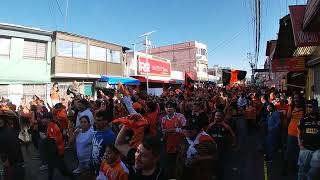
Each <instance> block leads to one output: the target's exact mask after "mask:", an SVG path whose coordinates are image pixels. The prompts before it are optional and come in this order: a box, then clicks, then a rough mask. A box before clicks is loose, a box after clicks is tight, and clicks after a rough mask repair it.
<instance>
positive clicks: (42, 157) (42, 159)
mask: <svg viewBox="0 0 320 180" xmlns="http://www.w3.org/2000/svg"><path fill="white" fill-rule="evenodd" d="M38 143H39V145H38V147H39V154H40V160H41V163H42V164H43V165H44V164H47V160H46V157H45V152H44V151H45V148H44V144H43V139H41V138H39V142H38Z"/></svg>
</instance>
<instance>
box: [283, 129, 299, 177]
mask: <svg viewBox="0 0 320 180" xmlns="http://www.w3.org/2000/svg"><path fill="white" fill-rule="evenodd" d="M286 155H287V157H286V160H287V162H288V168H289V171H291V172H296V169H297V167H296V165H297V162H298V157H299V146H298V138H297V137H296V136H290V135H288V139H287V153H286Z"/></svg>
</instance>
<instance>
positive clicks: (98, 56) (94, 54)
mask: <svg viewBox="0 0 320 180" xmlns="http://www.w3.org/2000/svg"><path fill="white" fill-rule="evenodd" d="M90 59H92V60H99V61H106V60H107V51H106V49H105V48H102V47H97V46H90Z"/></svg>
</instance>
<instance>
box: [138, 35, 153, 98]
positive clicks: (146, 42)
mask: <svg viewBox="0 0 320 180" xmlns="http://www.w3.org/2000/svg"><path fill="white" fill-rule="evenodd" d="M154 32H156V31H150V32H147V33H144V34H142V35H141V36H140V37H144V38H145V42H144V45H145V50H146V64H147V72H146V74H147V78H146V83H147V94H149V70H150V65H149V60H148V47H149V46H150V45H151V42H150V40H148V36H149V35H151V34H152V33H154Z"/></svg>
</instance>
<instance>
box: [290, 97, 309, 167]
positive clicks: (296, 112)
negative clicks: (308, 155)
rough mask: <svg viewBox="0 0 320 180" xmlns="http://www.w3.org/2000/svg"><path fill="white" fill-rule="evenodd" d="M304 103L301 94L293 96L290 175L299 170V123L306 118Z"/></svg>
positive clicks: (291, 107)
mask: <svg viewBox="0 0 320 180" xmlns="http://www.w3.org/2000/svg"><path fill="white" fill-rule="evenodd" d="M304 113H305V109H304V102H303V99H302V97H301V95H300V94H295V95H294V96H293V102H292V105H291V106H290V107H289V111H288V114H287V116H288V119H289V126H288V139H287V153H286V155H287V162H288V168H289V169H288V170H289V173H294V172H296V170H297V162H298V156H299V146H298V123H299V121H300V120H301V119H302V117H303V116H304Z"/></svg>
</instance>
